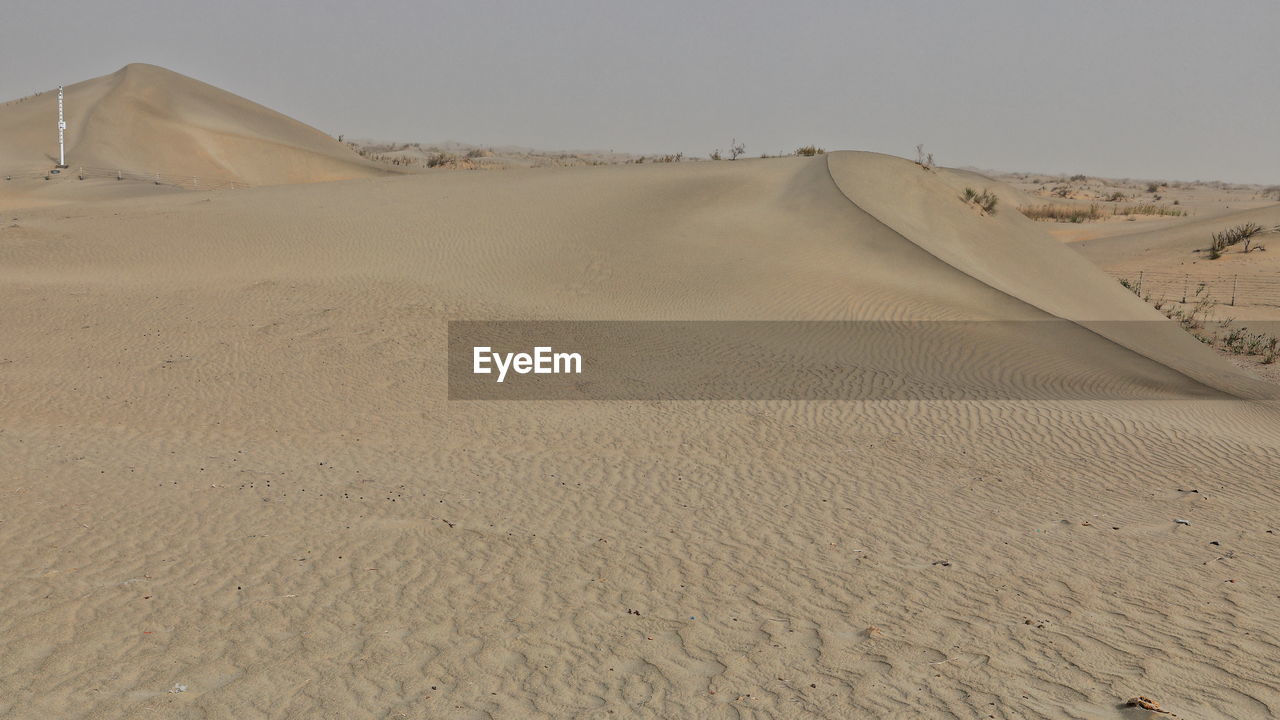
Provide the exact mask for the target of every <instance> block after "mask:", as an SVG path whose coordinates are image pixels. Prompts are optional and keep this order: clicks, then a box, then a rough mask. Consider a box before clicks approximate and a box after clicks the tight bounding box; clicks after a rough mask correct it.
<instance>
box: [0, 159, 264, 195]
mask: <svg viewBox="0 0 1280 720" xmlns="http://www.w3.org/2000/svg"><path fill="white" fill-rule="evenodd" d="M88 178H99V179H109V180H119V181H124V180H129V181H131V182H149V183H153V184H155V185H169V186H172V187H179V188H183V189H186V190H242V189H244V188H247V187H249V184H248V183H243V182H240V181H239V180H231V179H229V178H216V177H209V176H203V177H201V176H198V175H177V174H174V173H164V172H141V171H138V170H125V169H122V168H102V167H90V166H88V165H72V166H71V167H66V168H58V169H49V170H40V169H30V168H28V169H25V170H15V171H12V172H5V173H4V179H5V180H6V181H9V180H40V179H43V180H46V181H54V180H66V179H75V180H85V179H88Z"/></svg>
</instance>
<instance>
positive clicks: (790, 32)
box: [0, 0, 1280, 183]
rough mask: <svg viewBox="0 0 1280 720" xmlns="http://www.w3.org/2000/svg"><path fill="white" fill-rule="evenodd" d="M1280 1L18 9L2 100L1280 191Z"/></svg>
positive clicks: (335, 127) (8, 18) (138, 0)
mask: <svg viewBox="0 0 1280 720" xmlns="http://www.w3.org/2000/svg"><path fill="white" fill-rule="evenodd" d="M1278 33H1280V2H1277V0H1256V1H1253V2H1244V1H1240V2H1235V1H1219V2H1203V1H1196V2H1185V1H1176V2H1172V1H1169V0H1164V1H1133V0H1123V1H1121V0H1114V1H1113V2H1081V1H1079V0H1073V1H1070V2H1063V1H1061V0H1055V1H1053V2H1038V1H1033V0H1018V1H1013V0H1010V1H1008V2H995V1H987V0H968V1H967V2H951V1H949V0H936V1H934V2H910V1H906V2H889V1H888V0H885V1H883V2H786V3H783V2H773V3H754V2H737V1H731V0H724V1H720V0H717V1H711V2H666V1H665V0H644V1H637V0H632V1H630V2H602V1H599V0H589V1H582V2H579V1H577V0H566V1H560V2H528V1H526V2H493V1H484V0H480V1H472V2H455V3H436V2H409V1H400V0H388V1H386V2H379V1H377V0H371V1H367V2H359V1H357V0H347V1H346V2H333V1H332V0H307V1H306V2H302V1H301V0H292V1H289V2H264V1H262V0H201V1H200V2H189V1H186V0H166V1H152V0H120V1H112V0H96V1H94V2H82V1H79V0H75V1H70V2H67V1H51V0H39V1H38V2H29V1H28V0H6V2H5V3H4V7H3V9H2V10H0V60H2V62H0V99H9V98H14V97H19V96H22V95H26V94H29V93H31V92H33V91H35V90H42V89H47V88H50V87H53V86H55V85H57V84H58V83H59V82H63V83H68V84H69V83H71V82H76V81H79V80H84V79H87V78H90V77H94V76H98V75H104V74H106V73H109V72H112V71H114V70H116V69H118V68H119V67H121V66H123V65H125V64H126V63H129V62H149V63H154V64H156V65H163V66H165V67H167V68H170V69H172V70H176V71H178V72H181V73H184V74H186V75H190V76H192V77H195V78H197V79H200V80H203V81H205V82H208V83H212V84H214V85H217V86H219V87H221V88H224V89H226V90H229V91H231V92H235V93H237V94H240V95H243V96H245V97H247V98H249V99H251V100H254V101H257V102H259V103H262V104H264V105H267V106H269V107H272V108H274V109H276V110H279V111H281V112H284V113H286V114H288V115H292V116H294V117H296V118H298V119H299V120H302V121H304V122H307V123H310V124H312V125H315V126H316V127H319V128H320V129H322V130H325V131H327V132H330V133H335V134H336V133H346V134H347V135H350V136H353V137H374V138H380V139H388V140H418V141H442V140H458V141H463V142H472V143H484V144H518V145H527V146H533V147H538V148H545V149H560V148H592V149H616V150H619V151H635V152H676V151H684V152H685V153H686V154H691V155H705V154H706V153H708V152H710V151H711V150H712V149H714V148H716V147H721V148H724V147H727V145H728V143H729V139H730V137H737V138H738V139H739V140H740V141H742V142H745V143H746V146H747V151H748V154H749V155H758V154H760V153H761V152H769V153H776V152H778V151H790V150H792V149H794V148H795V147H796V146H799V145H803V144H808V143H816V144H818V145H822V146H824V147H827V148H829V149H870V150H878V151H882V152H889V153H893V154H896V155H910V154H912V153H913V147H914V146H915V144H916V143H920V142H923V143H925V144H926V146H927V148H928V149H929V150H931V151H933V152H934V153H935V154H936V156H937V160H938V162H939V163H941V164H944V165H974V166H979V167H985V168H994V169H1005V170H1033V171H1070V172H1077V171H1078V172H1086V173H1092V174H1098V175H1110V176H1131V177H1153V178H1169V179H1173V178H1179V179H1197V178H1199V179H1223V180H1232V181H1240V182H1266V183H1280V132H1278V128H1280V34H1278Z"/></svg>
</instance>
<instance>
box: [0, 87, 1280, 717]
mask: <svg viewBox="0 0 1280 720" xmlns="http://www.w3.org/2000/svg"><path fill="white" fill-rule="evenodd" d="M104 92H105V91H104ZM215 114H216V113H215ZM81 142H83V141H81ZM291 152H292V151H291ZM315 153H316V155H317V156H318V155H322V154H323V153H321V152H320V151H319V150H316V151H315ZM236 171H237V172H240V170H239V169H238V168H237V169H236ZM974 181H975V178H974V176H973V175H971V174H964V173H952V172H951V171H947V170H935V171H924V170H922V169H921V168H920V167H919V166H917V165H915V164H913V163H910V162H907V161H905V160H901V159H897V158H890V157H887V156H882V155H874V154H868V153H833V154H830V155H827V156H820V157H815V158H791V159H768V160H750V161H737V162H716V163H712V162H706V163H683V164H667V165H656V166H651V165H632V166H616V167H599V168H573V169H563V170H530V171H521V170H512V171H509V172H503V173H451V174H436V175H415V176H405V177H386V178H372V179H357V180H352V181H348V182H338V183H324V184H313V185H288V186H279V187H261V188H251V189H248V190H243V191H236V192H229V193H213V192H204V193H202V192H183V193H176V194H169V195H166V196H163V197H137V198H132V199H117V200H110V201H107V200H100V201H96V202H91V203H81V204H71V205H62V206H60V207H58V208H56V209H53V208H28V209H25V210H21V211H17V212H16V214H14V215H12V216H11V217H14V218H16V219H13V220H10V219H9V218H5V219H6V221H7V222H6V223H5V224H4V226H3V227H0V302H3V304H4V306H5V308H6V312H5V313H3V314H0V337H3V338H5V339H6V342H5V343H4V345H3V347H0V453H3V457H5V458H6V461H7V462H6V464H5V469H4V471H3V474H2V475H0V495H2V496H3V498H4V501H3V502H2V503H0V546H2V547H4V548H5V550H6V552H5V553H3V554H0V583H2V584H3V586H4V587H5V588H6V591H5V592H4V593H2V594H0V657H2V658H3V660H0V716H6V717H141V716H148V715H162V716H176V717H188V716H189V717H258V716H264V717H265V716H270V717H461V718H470V717H475V718H479V717H512V718H516V717H519V718H530V717H546V718H561V717H610V716H615V717H654V718H659V717H661V718H666V717H708V718H730V717H811V718H818V717H822V718H827V717H965V718H967V717H989V716H994V717H999V718H1064V717H1073V718H1119V717H1126V715H1123V714H1122V711H1121V710H1120V709H1119V708H1118V705H1119V704H1120V703H1122V702H1123V701H1124V700H1125V699H1126V698H1129V697H1132V696H1135V695H1148V696H1152V697H1155V698H1157V699H1158V700H1159V701H1160V702H1161V704H1162V705H1163V706H1164V707H1166V708H1168V709H1170V710H1172V711H1174V712H1176V713H1178V715H1179V717H1184V718H1191V717H1195V718H1216V717H1220V718H1227V717H1231V718H1241V717H1266V716H1268V715H1270V714H1274V713H1275V712H1276V711H1277V710H1278V709H1280V682H1277V679H1276V676H1275V673H1274V665H1275V661H1274V659H1275V658H1276V657H1277V654H1278V653H1280V631H1278V630H1277V628H1280V605H1278V604H1277V603H1276V602H1275V597H1276V594H1277V592H1280V575H1278V574H1277V570H1276V568H1275V567H1274V563H1272V562H1270V558H1271V557H1273V556H1274V555H1275V552H1276V550H1277V543H1278V542H1280V535H1277V534H1276V533H1278V532H1280V528H1277V527H1276V526H1275V525H1274V520H1275V517H1276V512H1275V511H1276V504H1277V502H1280V496H1277V489H1276V484H1275V479H1276V477H1277V476H1276V470H1275V469H1276V468H1277V467H1280V414H1278V412H1277V408H1276V403H1275V402H1274V401H1273V400H1270V399H1269V398H1274V397H1275V394H1274V390H1273V389H1272V388H1269V387H1267V386H1262V385H1259V384H1257V383H1256V382H1255V381H1253V380H1252V379H1251V378H1249V377H1248V376H1246V375H1244V374H1242V373H1240V372H1239V371H1237V370H1235V369H1234V368H1232V367H1230V366H1229V365H1227V364H1226V363H1224V362H1222V361H1221V360H1220V359H1218V358H1217V357H1216V356H1214V355H1212V353H1210V352H1209V351H1207V350H1205V349H1203V348H1202V347H1200V346H1199V344H1198V343H1196V342H1195V341H1193V340H1191V339H1190V338H1189V337H1188V336H1187V335H1186V334H1185V333H1183V332H1182V331H1181V330H1180V329H1178V328H1177V327H1176V326H1174V325H1173V324H1172V323H1165V322H1164V321H1163V320H1162V318H1161V316H1160V315H1159V314H1158V313H1156V312H1155V311H1154V310H1153V309H1151V308H1150V307H1148V306H1147V305H1146V304H1145V303H1143V302H1142V301H1141V300H1139V299H1138V298H1137V297H1135V296H1133V295H1132V294H1131V293H1128V292H1126V291H1124V290H1123V289H1121V288H1118V287H1117V285H1116V283H1115V282H1114V281H1113V280H1111V279H1109V278H1108V277H1107V276H1106V275H1105V274H1104V273H1102V272H1101V271H1099V270H1098V269H1096V268H1095V267H1093V266H1091V265H1090V264H1089V263H1087V262H1085V261H1084V260H1081V259H1080V258H1079V257H1078V256H1076V255H1074V254H1073V253H1072V251H1071V250H1069V249H1068V248H1065V247H1063V246H1062V245H1061V244H1059V243H1057V242H1056V241H1054V240H1053V239H1052V238H1050V237H1049V236H1048V235H1046V234H1045V232H1044V230H1043V229H1042V228H1040V227H1038V226H1036V225H1035V224H1034V223H1030V222H1028V221H1025V220H1023V219H1022V218H1020V217H1019V216H1017V215H1016V213H1013V212H997V213H996V214H995V215H984V214H982V213H981V212H979V211H978V210H977V209H976V208H974V207H972V206H970V205H967V204H966V203H964V202H963V201H962V200H961V199H960V197H959V193H960V191H962V190H963V188H964V187H965V186H966V185H970V184H972V183H973V182H974ZM1001 192H1004V190H1001ZM513 318H523V319H596V320H626V319H635V320H677V319H681V320H693V319H697V320H895V321H906V320H911V321H933V320H948V321H983V322H981V324H979V323H978V322H975V324H974V327H975V328H976V329H975V330H974V332H972V333H965V334H961V335H957V336H946V337H944V338H943V339H942V340H941V341H939V342H937V343H931V344H919V345H918V346H917V347H915V348H914V350H913V351H912V352H911V353H906V354H903V353H899V352H896V351H895V352H894V353H891V354H890V357H888V359H887V360H886V362H891V363H892V364H891V365H889V366H887V368H886V369H889V370H895V371H896V372H899V373H901V374H902V375H903V376H904V377H907V378H908V379H909V378H910V376H911V375H912V374H913V373H915V372H918V371H919V369H920V368H922V367H926V366H928V364H929V363H930V362H933V361H935V360H937V359H942V360H944V361H945V362H946V363H947V364H949V365H951V366H953V367H954V368H957V369H959V370H961V371H972V373H973V374H974V375H975V376H983V377H986V376H990V375H993V374H994V375H996V376H999V377H1002V378H1003V379H1004V382H1006V383H1007V384H1008V385H1009V386H1014V387H1016V386H1018V384H1020V383H1022V384H1027V385H1028V386H1032V387H1053V388H1059V389H1063V390H1069V389H1072V388H1077V389H1079V388H1084V389H1096V388H1102V389H1103V391H1104V392H1105V393H1107V395H1106V396H1105V397H1106V398H1107V399H1094V400H1043V399H1037V400H1001V399H976V400H964V401H952V400H931V399H928V397H927V396H923V397H922V398H920V399H901V400H881V401H875V402H858V401H839V402H832V401H799V400H776V401H751V402H748V401H725V402H652V401H626V402H500V401H495V402H449V401H447V400H446V397H447V387H446V377H445V365H446V363H445V357H444V353H445V323H446V321H448V320H457V319H470V320H477V319H513ZM1063 318H1065V319H1068V320H1071V321H1076V322H1078V323H1079V328H1080V331H1079V333H1078V334H1074V335H1072V342H1071V344H1070V345H1069V346H1062V347H1056V348H1054V347H1049V348H1047V349H1041V350H1039V351H1038V352H1034V353H1024V352H1022V351H1021V350H1019V349H1018V348H1019V347H1020V338H1018V337H1013V336H1011V335H1010V334H1009V333H1011V332H1015V331H1014V330H1009V329H1008V328H1010V327H1013V328H1016V327H1017V325H1016V323H1036V322H1053V321H1057V320H1060V319H1063ZM987 321H1001V322H987ZM1010 323H1013V324H1010ZM909 345H910V343H907V346H909ZM895 347H896V346H895ZM804 352H805V349H804V348H800V349H798V350H797V353H799V354H801V355H803V353H804ZM767 359H768V358H767V356H764V355H761V356H750V355H748V356H745V357H742V358H740V359H739V362H741V363H746V364H751V363H762V362H766V361H767ZM727 370H732V368H728V369H727ZM961 374H962V375H963V374H964V373H963V372H962V373H961ZM1176 519H1178V520H1186V521H1187V522H1189V524H1182V523H1178V522H1175V520H1176Z"/></svg>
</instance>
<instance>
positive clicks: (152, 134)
mask: <svg viewBox="0 0 1280 720" xmlns="http://www.w3.org/2000/svg"><path fill="white" fill-rule="evenodd" d="M65 95H66V98H65V109H66V119H67V135H66V159H67V164H68V165H69V166H70V167H69V169H68V170H69V171H70V172H72V173H74V172H76V171H78V170H79V169H80V168H82V167H83V168H86V169H88V170H90V171H91V173H90V174H91V175H92V176H93V177H103V176H104V173H105V174H107V175H110V174H111V173H114V172H116V171H123V172H125V173H128V174H133V175H139V176H151V175H153V174H156V173H159V174H161V175H162V176H164V177H165V178H167V179H174V178H181V179H183V180H189V179H191V178H199V179H202V180H203V181H204V183H205V185H206V186H207V187H214V186H216V185H219V184H226V183H229V182H235V183H239V184H247V185H278V184H282V183H308V182H323V181H328V180H344V179H350V178H360V177H374V176H378V175H385V174H387V173H388V171H387V170H386V169H385V168H381V167H378V166H376V165H374V164H372V163H370V162H368V161H366V160H364V159H363V158H361V157H360V156H358V155H356V154H355V153H354V152H352V151H351V150H350V149H349V148H347V147H346V146H344V145H342V144H341V143H339V142H338V141H337V140H335V139H333V138H331V137H329V136H328V135H325V134H324V133H322V132H320V131H319V130H316V129H315V128H313V127H310V126H308V125H305V124H303V123H301V122H298V121H297V120H294V119H293V118H290V117H287V116H285V115H281V114H280V113H278V112H276V111H274V110H270V109H268V108H265V107H263V106H261V105H258V104H257V103H253V102H250V101H248V100H245V99H244V98H242V97H238V96H236V95H233V94H231V93H229V92H226V91H225V90H220V89H218V88H216V87H213V86H212V85H207V84H205V83H202V82H200V81H198V80H194V79H192V78H189V77H186V76H185V75H180V74H178V73H175V72H173V71H171V70H166V69H164V68H161V67H157V66H155V65H145V64H141V63H135V64H132V65H126V66H125V67H123V68H121V69H120V70H118V71H116V72H114V73H112V74H110V75H104V76H102V77H99V78H94V79H92V80H86V81H84V82H81V83H76V84H74V85H69V86H67V88H66V91H65ZM57 98H58V93H57V91H56V90H51V91H48V92H44V93H41V94H40V95H37V96H33V97H29V98H25V99H21V100H15V101H11V102H8V103H5V104H4V105H2V106H0V173H9V174H14V175H21V176H24V177H25V176H26V175H30V174H31V173H32V172H39V173H43V172H45V171H46V170H47V169H49V168H52V167H53V166H54V165H56V164H57V162H58V142H57V129H56V120H57V117H58V114H57V102H58V99H57ZM2 190H4V188H0V191H2Z"/></svg>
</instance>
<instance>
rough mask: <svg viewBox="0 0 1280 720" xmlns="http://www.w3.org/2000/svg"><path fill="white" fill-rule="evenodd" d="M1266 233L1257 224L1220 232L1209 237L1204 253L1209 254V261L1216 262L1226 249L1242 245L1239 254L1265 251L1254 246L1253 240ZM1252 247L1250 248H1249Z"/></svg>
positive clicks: (1248, 224) (1245, 224)
mask: <svg viewBox="0 0 1280 720" xmlns="http://www.w3.org/2000/svg"><path fill="white" fill-rule="evenodd" d="M1264 232H1266V231H1265V230H1263V229H1262V226H1261V225H1259V224H1258V223H1252V222H1249V223H1243V224H1241V225H1236V226H1234V227H1230V228H1227V229H1226V230H1223V231H1221V232H1216V233H1213V234H1212V235H1210V236H1209V247H1208V248H1206V249H1205V252H1207V253H1209V259H1210V260H1217V259H1218V258H1220V257H1222V253H1224V252H1225V251H1226V249H1227V248H1229V247H1232V246H1235V245H1240V244H1242V243H1243V244H1244V248H1243V249H1242V251H1241V252H1244V253H1248V252H1249V251H1250V250H1265V249H1266V248H1265V247H1264V246H1262V245H1254V243H1255V242H1256V241H1255V240H1254V238H1256V237H1257V236H1259V235H1261V234H1263V233H1264ZM1251 246H1252V247H1251Z"/></svg>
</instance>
